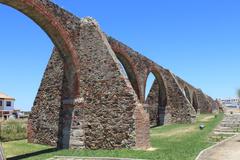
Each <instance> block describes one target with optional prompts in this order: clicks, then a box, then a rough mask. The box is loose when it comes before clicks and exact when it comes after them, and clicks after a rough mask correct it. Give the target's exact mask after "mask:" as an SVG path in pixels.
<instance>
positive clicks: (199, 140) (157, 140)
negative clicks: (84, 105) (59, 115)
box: [3, 114, 223, 160]
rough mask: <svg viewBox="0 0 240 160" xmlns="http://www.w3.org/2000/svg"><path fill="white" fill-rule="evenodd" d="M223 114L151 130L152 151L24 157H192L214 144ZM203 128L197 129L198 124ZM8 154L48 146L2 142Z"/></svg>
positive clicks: (179, 159) (174, 159) (158, 159)
mask: <svg viewBox="0 0 240 160" xmlns="http://www.w3.org/2000/svg"><path fill="white" fill-rule="evenodd" d="M222 118H223V115H222V114H220V115H218V116H217V117H214V115H200V116H199V117H198V120H197V122H196V123H195V124H175V125H168V126H163V127H158V128H154V129H151V144H152V147H153V148H154V149H155V150H152V151H141V150H127V149H122V150H113V151H110V150H97V151H91V150H59V151H53V152H50V153H45V154H40V155H37V156H32V157H29V158H27V159H31V160H42V159H47V158H50V157H53V156H83V157H121V158H141V159H152V160H194V158H195V157H196V156H197V155H198V153H199V152H200V151H201V150H203V149H205V148H207V147H209V146H210V145H212V144H213V142H211V139H210V138H209V135H210V133H211V132H212V130H213V128H215V126H216V125H217V124H218V123H219V122H220V121H221V120H222ZM202 123H203V124H205V125H206V128H205V129H204V130H199V128H198V127H199V125H200V124H202ZM3 146H4V151H5V153H6V155H7V157H12V156H16V155H20V154H25V153H30V152H35V151H39V150H44V149H48V148H49V147H47V146H42V145H35V144H28V143H27V141H26V140H20V141H12V142H6V143H3Z"/></svg>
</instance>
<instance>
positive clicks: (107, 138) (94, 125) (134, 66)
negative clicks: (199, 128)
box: [0, 0, 218, 149]
mask: <svg viewBox="0 0 240 160" xmlns="http://www.w3.org/2000/svg"><path fill="white" fill-rule="evenodd" d="M0 3H2V4H5V5H8V6H11V7H13V8H14V9H17V10H19V11H20V12H22V13H24V14H25V15H26V16H28V17H30V18H31V19H32V20H33V21H35V22H36V23H37V24H38V25H39V26H40V27H41V28H42V29H43V30H44V31H45V32H46V33H47V34H48V35H49V37H50V38H51V40H52V41H53V43H54V44H55V48H54V50H53V54H52V56H51V59H50V61H49V63H48V66H47V68H46V71H45V73H44V77H43V79H42V82H41V85H40V88H39V91H38V94H37V96H36V99H35V102H34V106H33V108H32V113H31V115H30V118H29V124H28V140H29V142H33V143H40V144H49V145H54V146H58V147H59V148H91V149H99V148H106V149H113V148H142V149H145V148H148V147H149V146H150V143H149V127H150V126H158V125H164V124H171V123H192V122H194V120H195V118H196V116H197V114H198V113H206V112H213V111H217V110H218V104H217V103H216V102H215V101H214V100H213V99H212V98H211V97H209V96H207V95H205V94H204V93H203V92H202V91H201V90H200V89H196V88H194V87H193V86H192V85H190V84H188V83H187V82H185V81H184V80H182V79H181V78H179V77H177V76H176V75H174V74H173V73H171V72H170V71H169V70H167V69H164V68H163V67H161V66H159V65H158V64H156V63H154V62H153V61H151V60H149V59H148V58H146V57H144V56H143V55H141V54H140V53H138V52H136V51H134V50H132V49H131V48H129V47H128V46H126V45H124V44H123V43H121V42H119V41H117V40H115V39H114V38H111V37H109V36H107V35H106V34H104V33H103V32H102V31H101V30H100V28H99V26H98V24H97V23H96V21H95V20H93V19H92V18H83V19H80V18H78V17H75V16H74V15H72V14H71V13H69V12H67V11H65V10H63V9H62V8H60V7H58V6H57V5H55V4H53V3H52V2H50V1H48V0H0ZM120 62H121V63H122V65H123V66H124V68H125V70H126V73H127V76H126V75H125V74H124V73H123V71H122V67H121V65H120ZM149 73H153V74H154V75H155V77H156V80H155V82H154V83H153V86H152V88H151V91H150V94H149V95H148V97H147V99H146V100H145V95H144V94H145V86H146V80H147V78H148V75H149Z"/></svg>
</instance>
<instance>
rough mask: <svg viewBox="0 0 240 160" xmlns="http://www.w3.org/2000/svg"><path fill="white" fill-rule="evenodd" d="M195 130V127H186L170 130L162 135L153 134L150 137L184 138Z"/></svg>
mask: <svg viewBox="0 0 240 160" xmlns="http://www.w3.org/2000/svg"><path fill="white" fill-rule="evenodd" d="M196 130H197V127H196V126H188V127H182V128H175V129H172V130H170V131H168V132H166V133H165V132H163V133H153V134H152V136H161V137H172V136H177V137H181V136H184V135H186V134H188V133H191V132H194V131H196Z"/></svg>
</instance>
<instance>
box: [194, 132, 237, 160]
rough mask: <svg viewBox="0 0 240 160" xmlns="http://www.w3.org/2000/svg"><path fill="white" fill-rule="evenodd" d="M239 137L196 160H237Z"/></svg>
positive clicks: (210, 150)
mask: <svg viewBox="0 0 240 160" xmlns="http://www.w3.org/2000/svg"><path fill="white" fill-rule="evenodd" d="M239 159H240V135H237V136H235V137H233V138H231V139H229V140H227V141H224V142H223V143H221V144H219V145H217V146H215V147H213V148H211V149H209V150H207V151H205V152H204V153H203V154H202V155H201V156H200V157H199V158H198V159H197V160H239Z"/></svg>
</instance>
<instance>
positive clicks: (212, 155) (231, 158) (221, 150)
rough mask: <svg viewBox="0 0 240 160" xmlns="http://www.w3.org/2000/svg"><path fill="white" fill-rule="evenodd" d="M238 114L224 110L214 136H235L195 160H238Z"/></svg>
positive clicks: (239, 149)
mask: <svg viewBox="0 0 240 160" xmlns="http://www.w3.org/2000/svg"><path fill="white" fill-rule="evenodd" d="M239 128H240V113H239V110H238V109H228V108H226V109H225V117H224V119H223V121H222V122H221V123H220V125H219V126H218V127H217V128H216V129H215V132H214V133H215V134H217V135H218V134H219V135H225V134H226V135H235V136H234V137H232V138H229V139H226V140H225V141H223V142H221V143H218V144H216V145H215V146H213V147H211V148H209V149H207V150H205V151H203V152H202V153H201V154H200V156H199V157H198V158H197V159H196V160H240V134H239Z"/></svg>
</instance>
